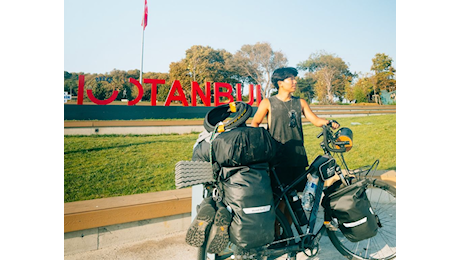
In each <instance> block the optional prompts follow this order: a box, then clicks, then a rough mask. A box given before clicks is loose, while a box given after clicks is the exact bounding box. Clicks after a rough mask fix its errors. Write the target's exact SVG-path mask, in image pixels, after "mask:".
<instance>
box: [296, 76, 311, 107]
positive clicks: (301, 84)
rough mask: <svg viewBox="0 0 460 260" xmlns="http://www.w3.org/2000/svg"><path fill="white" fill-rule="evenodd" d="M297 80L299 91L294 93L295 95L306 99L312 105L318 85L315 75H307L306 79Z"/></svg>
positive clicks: (298, 78)
mask: <svg viewBox="0 0 460 260" xmlns="http://www.w3.org/2000/svg"><path fill="white" fill-rule="evenodd" d="M296 80H297V89H296V91H295V92H294V95H295V96H299V97H300V98H303V99H305V100H306V101H307V102H308V103H311V101H312V100H313V97H314V95H315V91H314V88H315V84H316V80H315V79H314V77H313V75H310V74H309V73H307V75H306V76H305V78H300V77H297V78H296Z"/></svg>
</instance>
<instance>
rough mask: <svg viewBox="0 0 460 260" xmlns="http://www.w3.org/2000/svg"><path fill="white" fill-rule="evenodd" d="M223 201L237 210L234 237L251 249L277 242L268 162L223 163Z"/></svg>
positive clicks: (235, 242) (220, 177)
mask: <svg viewBox="0 0 460 260" xmlns="http://www.w3.org/2000/svg"><path fill="white" fill-rule="evenodd" d="M219 179H220V180H221V181H220V187H221V189H222V190H223V202H224V204H225V205H227V206H229V207H230V208H231V209H232V212H233V219H232V222H231V224H230V228H229V236H230V241H231V242H232V243H234V244H236V245H238V246H240V247H242V248H245V249H250V248H255V247H259V246H263V245H266V244H268V243H271V242H273V240H274V237H275V231H274V226H275V218H276V213H275V208H274V201H273V194H272V189H271V186H270V176H269V166H268V163H259V164H252V165H249V166H237V167H222V168H221V170H220V172H219Z"/></svg>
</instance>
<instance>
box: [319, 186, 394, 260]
mask: <svg viewBox="0 0 460 260" xmlns="http://www.w3.org/2000/svg"><path fill="white" fill-rule="evenodd" d="M369 180H371V181H370V185H369V187H368V189H367V190H366V194H367V197H368V198H369V201H370V203H371V205H372V207H373V209H374V211H375V214H376V215H377V216H378V218H379V220H380V223H381V227H379V230H378V233H377V235H375V236H374V237H372V238H369V239H365V240H362V241H359V242H355V243H354V242H351V241H349V240H348V239H347V238H346V237H345V236H344V235H343V234H342V233H341V232H340V229H338V224H337V222H336V221H331V224H332V225H333V226H334V228H329V229H327V234H328V236H329V239H330V240H331V242H332V244H333V245H334V246H335V248H337V250H338V251H339V252H340V253H341V254H342V255H344V256H345V257H347V258H350V259H351V258H352V257H353V259H379V260H388V259H393V258H395V257H396V188H395V187H393V186H391V185H390V184H388V183H385V182H383V181H381V180H377V179H373V178H369ZM325 219H331V218H330V216H327V213H326V215H325Z"/></svg>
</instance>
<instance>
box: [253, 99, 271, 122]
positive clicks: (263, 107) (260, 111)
mask: <svg viewBox="0 0 460 260" xmlns="http://www.w3.org/2000/svg"><path fill="white" fill-rule="evenodd" d="M269 107H270V101H268V99H267V98H266V99H264V100H262V102H260V104H259V107H258V108H257V112H256V113H255V114H254V117H253V118H252V122H251V126H253V127H259V125H260V123H262V121H263V120H264V117H265V116H266V115H267V113H268V108H269Z"/></svg>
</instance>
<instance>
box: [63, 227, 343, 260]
mask: <svg viewBox="0 0 460 260" xmlns="http://www.w3.org/2000/svg"><path fill="white" fill-rule="evenodd" d="M197 251H198V250H197V248H196V247H192V246H189V245H188V244H186V243H185V231H184V232H178V233H175V234H171V235H168V236H164V237H160V238H156V239H152V240H145V241H141V242H135V243H127V244H124V245H121V246H116V247H108V248H102V249H99V250H95V251H89V252H84V253H80V254H74V255H68V256H65V257H64V260H83V259H85V260H105V259H107V260H115V259H116V260H144V259H145V260H147V259H148V260H155V259H158V260H160V259H162V260H163V259H175V260H190V259H196V254H197ZM277 259H279V260H281V259H286V258H285V257H279V258H277ZM297 259H298V260H305V259H307V257H306V256H305V255H304V254H303V253H299V254H298V255H297ZM309 259H310V260H335V259H338V260H340V259H345V258H344V257H343V256H342V255H340V254H339V253H338V252H337V250H336V249H335V248H334V246H333V245H332V243H331V242H330V240H329V238H328V237H327V236H324V237H323V238H322V239H321V242H320V251H319V253H318V255H317V256H316V257H314V258H309Z"/></svg>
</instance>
